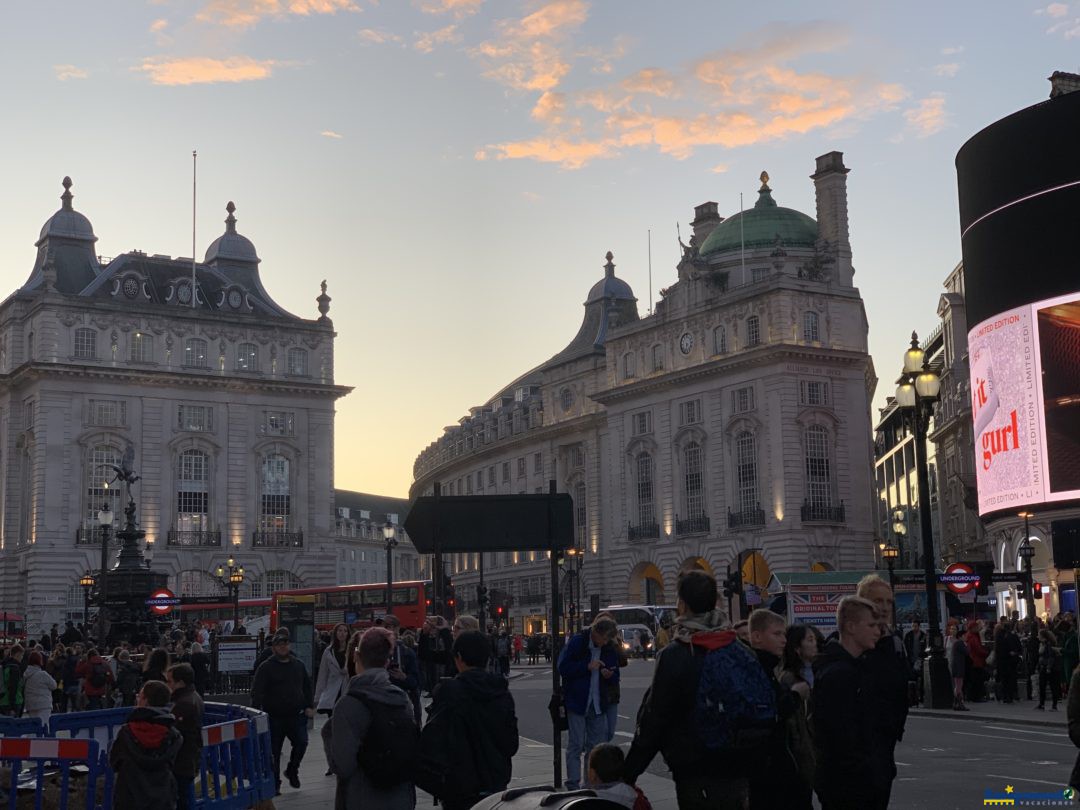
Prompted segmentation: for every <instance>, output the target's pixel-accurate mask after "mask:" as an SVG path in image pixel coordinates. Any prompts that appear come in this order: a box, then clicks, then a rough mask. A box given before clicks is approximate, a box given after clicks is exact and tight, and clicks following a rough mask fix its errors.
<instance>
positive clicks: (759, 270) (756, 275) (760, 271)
mask: <svg viewBox="0 0 1080 810" xmlns="http://www.w3.org/2000/svg"><path fill="white" fill-rule="evenodd" d="M768 277H769V268H768V267H755V268H754V269H752V270H751V271H750V281H751V283H753V282H757V281H761V280H762V279H764V278H768Z"/></svg>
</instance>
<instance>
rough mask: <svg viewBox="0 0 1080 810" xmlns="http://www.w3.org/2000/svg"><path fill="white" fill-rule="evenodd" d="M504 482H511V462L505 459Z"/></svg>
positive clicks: (503, 466) (503, 467)
mask: <svg viewBox="0 0 1080 810" xmlns="http://www.w3.org/2000/svg"><path fill="white" fill-rule="evenodd" d="M502 482H503V483H504V484H508V483H510V462H509V461H504V462H503V463H502Z"/></svg>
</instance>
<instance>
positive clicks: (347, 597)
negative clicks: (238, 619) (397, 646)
mask: <svg viewBox="0 0 1080 810" xmlns="http://www.w3.org/2000/svg"><path fill="white" fill-rule="evenodd" d="M283 596H286V597H292V596H314V597H315V628H316V629H317V630H319V631H323V630H331V629H333V627H334V625H335V624H338V623H339V622H344V623H345V624H347V625H349V627H357V628H361V627H369V626H370V625H371V624H372V623H373V622H374V621H375V619H376V618H378V617H379V616H385V615H386V584H385V583H383V584H379V583H368V584H365V585H329V586H327V587H323V588H294V589H291V590H287V591H275V592H274V595H273V597H271V600H272V604H271V608H270V631H271V632H273V631H274V630H276V629H277V623H278V600H279V598H280V597H283ZM391 599H392V601H393V608H392V611H393V614H394V616H395V617H396V618H397V619H398V621H400V622H401V626H402V628H413V629H415V630H419V629H420V628H421V627H423V626H424V618H425V617H427V616H428V615H429V614H430V613H432V612H433V607H432V588H431V580H411V581H407V582H395V583H394V587H393V591H392V595H391ZM454 602H455V600H454V596H453V591H452V590H451V591H450V593H449V595H448V598H447V600H446V610H445V611H444V614H445V615H446V616H447V617H448V618H450V619H451V620H452V619H453V616H454V610H455V605H454Z"/></svg>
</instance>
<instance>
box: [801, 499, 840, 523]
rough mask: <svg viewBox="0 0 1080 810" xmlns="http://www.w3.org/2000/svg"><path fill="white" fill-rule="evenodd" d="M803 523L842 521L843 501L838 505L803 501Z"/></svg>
mask: <svg viewBox="0 0 1080 810" xmlns="http://www.w3.org/2000/svg"><path fill="white" fill-rule="evenodd" d="M802 520H803V523H843V522H844V502H843V501H840V505H839V506H825V505H823V504H814V503H810V502H809V501H804V502H803V505H802Z"/></svg>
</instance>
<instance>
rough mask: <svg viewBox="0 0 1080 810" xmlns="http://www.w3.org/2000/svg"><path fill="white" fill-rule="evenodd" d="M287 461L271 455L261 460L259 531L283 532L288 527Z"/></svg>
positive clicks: (278, 454) (289, 500)
mask: <svg viewBox="0 0 1080 810" xmlns="http://www.w3.org/2000/svg"><path fill="white" fill-rule="evenodd" d="M290 494H291V493H290V484H289V459H288V458H286V457H285V456H283V455H281V454H280V453H271V454H270V455H268V456H266V458H265V459H263V468H262V497H261V499H260V502H259V529H260V530H261V531H264V532H275V531H276V532H284V531H288V530H289V527H290V522H291V521H290V510H291V497H290Z"/></svg>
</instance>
